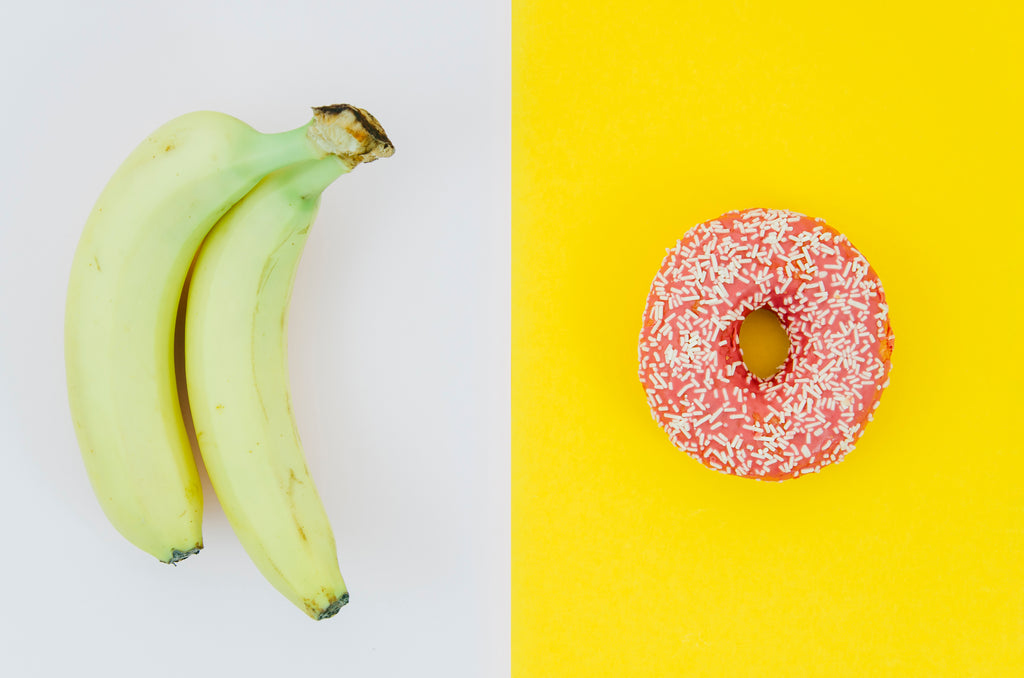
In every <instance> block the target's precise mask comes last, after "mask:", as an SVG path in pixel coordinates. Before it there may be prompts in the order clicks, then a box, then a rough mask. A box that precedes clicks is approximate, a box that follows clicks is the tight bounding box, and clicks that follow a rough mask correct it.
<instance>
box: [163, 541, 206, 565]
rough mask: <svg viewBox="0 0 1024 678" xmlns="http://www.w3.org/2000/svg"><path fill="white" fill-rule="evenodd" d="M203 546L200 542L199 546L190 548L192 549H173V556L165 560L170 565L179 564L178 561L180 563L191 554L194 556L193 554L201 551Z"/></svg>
mask: <svg viewBox="0 0 1024 678" xmlns="http://www.w3.org/2000/svg"><path fill="white" fill-rule="evenodd" d="M202 548H203V545H202V544H199V545H198V546H195V547H193V548H190V549H188V550H186V551H179V550H178V549H174V550H173V551H171V558H170V560H165V561H164V562H166V563H167V564H168V565H177V564H178V563H180V562H181V561H183V560H185V559H186V558H188V557H189V556H193V555H195V554H197V553H199V551H200V550H201V549H202Z"/></svg>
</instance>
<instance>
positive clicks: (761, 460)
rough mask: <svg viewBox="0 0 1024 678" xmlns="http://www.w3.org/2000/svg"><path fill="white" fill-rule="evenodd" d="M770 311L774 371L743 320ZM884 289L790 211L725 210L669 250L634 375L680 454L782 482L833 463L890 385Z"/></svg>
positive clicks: (855, 256) (845, 249)
mask: <svg viewBox="0 0 1024 678" xmlns="http://www.w3.org/2000/svg"><path fill="white" fill-rule="evenodd" d="M764 307H767V308H769V309H770V310H771V311H773V312H774V313H775V315H776V316H778V318H779V320H780V321H781V322H782V325H783V327H784V328H785V329H786V333H787V335H788V336H789V345H790V348H789V355H788V357H787V359H786V362H785V364H784V365H783V367H782V368H781V369H780V370H779V372H778V373H776V374H775V375H774V376H772V377H771V378H769V379H760V378H759V377H757V376H755V375H754V374H752V373H750V372H748V371H747V369H746V366H745V365H744V364H743V356H742V354H741V352H740V348H739V328H740V325H741V324H742V322H743V319H744V318H745V317H746V316H747V314H748V313H750V312H751V311H754V310H756V309H759V308H764ZM888 313H889V308H888V306H887V305H886V303H885V293H884V291H883V289H882V284H881V282H880V281H879V279H878V276H877V275H876V274H875V272H874V270H872V268H871V267H870V266H869V264H868V262H867V260H866V259H865V258H864V256H863V255H862V254H861V253H860V252H858V251H857V250H856V248H854V247H853V245H852V244H851V243H850V241H849V240H848V239H847V238H846V237H845V236H843V235H842V234H840V233H838V232H837V231H835V230H834V229H832V228H831V227H829V226H828V225H827V224H826V223H825V222H824V221H823V220H821V219H811V218H809V217H806V216H804V215H802V214H798V213H796V212H789V211H785V210H766V209H753V210H746V211H743V212H729V213H727V214H724V215H722V216H721V217H719V218H718V219H714V220H712V221H708V222H705V223H703V224H698V225H697V226H695V227H693V228H692V229H690V231H688V232H687V233H686V235H684V236H683V238H682V240H680V241H678V242H677V243H676V246H675V247H674V248H672V249H670V250H668V254H667V256H666V257H665V260H664V262H663V263H662V266H661V269H660V270H659V271H658V274H657V275H656V276H655V278H654V282H653V284H652V285H651V291H650V294H649V296H648V298H647V307H646V309H645V311H644V318H643V330H642V331H641V334H640V343H639V358H640V381H641V383H642V384H643V386H644V389H645V390H646V392H647V400H648V404H649V405H650V407H651V413H652V416H653V417H654V419H655V421H657V422H658V424H659V425H660V426H661V427H662V428H663V429H664V430H665V431H666V433H668V435H669V438H670V439H671V440H672V442H673V443H674V444H675V445H676V446H677V447H679V448H680V449H683V450H685V451H686V452H687V453H688V454H690V455H691V456H693V457H695V458H696V459H698V460H699V461H701V462H702V463H704V464H705V465H707V466H709V467H711V468H713V469H716V470H718V471H722V472H724V473H731V474H734V475H739V476H746V477H752V478H761V479H769V480H784V479H787V478H794V477H797V476H800V475H803V474H805V473H811V472H817V471H819V470H820V469H821V468H822V467H823V466H826V465H828V464H831V463H833V462H837V461H840V460H842V459H843V457H844V456H845V455H846V453H848V452H849V451H850V450H852V449H853V446H854V443H855V442H856V440H857V439H858V438H859V437H860V435H861V433H863V430H864V426H865V424H866V423H867V421H869V420H870V417H871V413H872V412H873V410H874V409H875V408H876V407H877V405H878V399H879V398H880V397H881V393H882V390H883V389H884V388H885V386H887V385H888V374H889V369H890V367H891V363H890V360H889V356H890V355H891V353H892V347H893V342H894V337H893V333H892V328H891V325H890V323H889V318H888Z"/></svg>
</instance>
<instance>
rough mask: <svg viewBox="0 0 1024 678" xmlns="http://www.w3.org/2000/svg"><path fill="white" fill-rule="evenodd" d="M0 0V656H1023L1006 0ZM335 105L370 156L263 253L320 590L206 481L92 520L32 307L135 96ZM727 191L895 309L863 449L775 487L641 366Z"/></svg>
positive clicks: (16, 659) (978, 664) (96, 185)
mask: <svg viewBox="0 0 1024 678" xmlns="http://www.w3.org/2000/svg"><path fill="white" fill-rule="evenodd" d="M0 18H2V21H0V38H2V39H0V56H2V57H3V60H4V62H5V63H6V64H8V66H7V68H5V70H4V73H3V76H2V77H3V87H2V89H0V97H2V101H3V104H4V105H3V106H2V109H0V110H2V115H3V120H4V123H5V124H4V130H5V131H4V143H5V153H4V156H3V158H2V163H3V164H2V172H3V174H2V178H3V185H4V186H5V197H4V200H3V201H2V205H0V210H2V212H0V238H2V241H3V242H2V246H0V258H2V262H0V263H2V265H0V290H3V292H2V293H3V295H4V299H5V305H4V308H5V312H4V316H3V318H2V320H0V328H2V333H0V369H2V373H0V376H2V381H0V435H2V439H0V440H2V443H0V444H2V448H0V454H2V455H3V459H4V463H5V469H6V471H5V473H4V475H3V481H2V482H3V491H2V492H0V515H3V516H4V519H3V529H4V535H5V540H6V543H7V544H8V554H7V555H6V556H5V557H4V559H3V562H2V563H0V574H2V575H3V576H2V577H0V597H2V607H0V654H2V656H3V657H4V665H5V668H6V669H10V670H11V671H12V672H13V674H14V675H40V676H49V675H60V674H63V673H65V672H71V671H74V672H75V673H77V674H79V675H83V674H84V675H91V674H101V673H102V674H103V675H112V676H119V675H135V674H138V673H146V674H148V675H153V676H161V675H172V674H179V673H181V672H183V671H189V672H192V673H195V674H196V675H214V674H219V673H227V672H231V673H239V674H241V673H246V674H248V675H279V674H282V673H285V672H289V673H290V672H305V671H314V670H315V671H324V670H327V671H332V672H333V671H337V672H338V673H344V674H346V675H359V676H364V675H365V676H385V677H390V676H407V675H423V676H426V675H430V676H435V675H436V676H491V675H496V676H500V675H508V674H509V672H510V666H511V674H512V675H514V676H516V677H517V678H518V677H533V676H567V677H569V676H571V677H575V676H631V675H655V676H676V675H678V676H730V677H732V676H851V677H852V676H864V675H871V676H917V675H921V676H963V675H970V676H993V677H996V676H999V677H1002V676H1015V675H1019V674H1020V673H1021V671H1022V669H1024V564H1022V558H1021V553H1022V550H1024V490H1022V489H1021V487H1020V485H1019V483H1018V482H1017V478H1018V477H1019V476H1020V474H1021V471H1022V470H1024V456H1022V455H1024V449H1022V446H1021V443H1020V439H1019V429H1018V426H1017V423H1016V422H1017V419H1018V417H1017V411H1018V410H1019V408H1020V405H1021V403H1022V400H1024V399H1022V396H1021V392H1020V386H1019V381H1020V380H1019V377H1018V376H1017V375H1018V373H1019V370H1018V368H1017V366H1016V363H1017V360H1018V358H1019V353H1020V348H1021V343H1020V336H1021V331H1022V329H1024V328H1022V327H1021V314H1020V312H1019V308H1018V307H1019V305H1020V302H1021V300H1022V299H1024V287H1022V284H1021V282H1020V277H1019V274H1018V272H1017V270H1018V265H1017V261H1018V259H1019V256H1018V254H1017V253H1018V252H1020V251H1021V245H1022V236H1021V225H1022V224H1021V221H1022V218H1021V217H1020V215H1019V214H1018V213H1017V210H1016V208H1015V204H1014V203H1015V201H1016V199H1017V197H1018V196H1019V193H1020V185H1021V181H1020V180H1021V174H1022V172H1021V170H1020V167H1019V158H1020V157H1021V151H1022V150H1024V149H1022V145H1024V144H1022V133H1021V129H1020V125H1019V117H1020V116H1019V111H1020V110H1021V105H1022V103H1024V101H1022V98H1024V97H1022V94H1024V92H1022V84H1021V83H1022V79H1021V77H1020V64H1019V62H1020V59H1019V49H1018V48H1017V47H1016V44H1017V43H1016V36H1017V35H1018V34H1019V33H1020V31H1021V29H1022V28H1024V17H1022V15H1021V10H1020V9H1019V8H1018V7H1017V6H1013V5H1011V4H1010V3H1005V2H991V1H989V2H976V3H972V4H971V5H970V6H964V5H960V4H956V5H954V4H943V3H920V2H912V3H902V4H901V3H891V2H890V3H882V2H868V3H860V4H858V5H856V6H855V7H845V6H831V5H828V4H822V3H811V2H795V1H792V0H790V1H788V2H775V3H768V2H742V1H735V2H723V3H696V2H659V1H655V2H650V3H646V4H644V5H642V6H641V5H637V4H635V3H633V4H628V3H624V2H621V1H619V2H580V1H577V0H563V1H561V2H554V1H547V2H539V1H536V2H527V1H525V0H513V2H512V5H511V7H509V6H508V5H507V4H493V5H492V4H489V3H470V2H457V1H450V2H440V3H428V2H412V1H405V2H402V1H399V0H388V1H386V2H378V3H347V2H333V3H326V2H296V3H289V4H288V5H287V6H285V5H283V4H281V5H280V6H273V5H266V6H258V7H257V6H254V5H251V4H247V3H226V2H220V3H216V2H215V3H199V2H179V3H175V4H174V5H159V6H153V7H152V8H150V7H146V6H135V5H129V4H127V3H114V2H106V3H103V2H99V3H91V4H90V5H89V6H87V7H86V6H80V5H78V4H77V3H71V2H55V3H37V4H34V5H31V6H28V5H18V6H12V7H5V9H4V10H2V15H0ZM336 99H342V100H347V101H349V102H351V103H354V104H357V105H362V106H365V107H366V108H367V109H369V110H371V111H372V112H373V113H375V114H376V115H377V116H378V117H379V118H380V120H381V121H382V123H383V124H384V125H385V127H386V128H387V129H388V131H389V132H390V133H391V135H392V138H393V140H394V141H395V143H396V146H397V149H398V152H397V154H396V155H395V157H394V158H391V159H389V160H386V161H382V162H380V163H378V164H374V165H372V166H370V167H366V168H361V169H360V170H358V171H357V172H355V173H353V174H352V175H351V176H349V177H346V178H344V179H342V180H341V181H339V182H338V184H336V185H335V186H334V187H333V188H332V189H330V190H329V191H328V192H327V193H326V195H325V198H324V204H323V208H322V210H321V213H320V216H319V218H318V220H317V224H316V226H315V228H314V230H313V232H312V235H311V239H310V244H309V247H308V250H307V253H306V256H305V258H304V260H303V265H302V268H301V270H300V273H299V279H298V281H297V283H296V290H295V297H294V303H293V308H292V314H291V318H290V324H289V327H290V337H291V345H290V353H291V358H292V380H293V384H294V393H293V397H294V399H295V405H296V408H295V409H296V412H297V415H298V417H299V424H300V426H301V427H302V431H303V439H304V442H305V443H306V447H307V450H308V454H309V457H310V466H311V470H312V471H313V473H314V476H315V477H316V479H317V482H318V485H319V486H320V487H321V490H322V495H323V496H324V500H325V503H326V504H327V508H328V511H329V513H330V515H331V518H332V521H333V522H334V526H335V531H336V533H337V536H338V542H339V551H340V556H341V562H342V569H343V572H344V573H345V575H346V578H347V580H348V583H349V585H350V587H351V589H352V594H353V598H352V603H351V604H350V605H349V607H347V608H346V609H345V610H344V611H343V612H342V613H341V614H339V615H338V616H337V617H335V618H334V619H332V620H330V621H328V622H323V623H319V624H314V623H312V622H310V621H309V620H307V619H305V618H304V617H303V616H302V615H301V614H300V613H298V612H297V611H295V610H293V609H291V607H290V605H289V604H288V603H287V601H284V600H283V598H280V596H279V595H278V594H277V593H276V592H274V591H273V590H272V589H270V587H269V586H268V585H266V584H265V583H264V582H263V581H262V579H261V578H260V577H259V575H258V573H256V571H255V569H254V568H253V567H252V566H251V565H250V564H249V563H248V561H247V560H246V558H245V555H244V553H243V552H242V550H241V548H240V547H239V546H238V544H237V541H235V540H234V537H233V536H232V535H231V533H230V529H229V528H228V526H227V524H226V522H225V520H224V518H223V515H222V514H221V513H220V510H219V507H218V506H217V504H216V500H215V499H214V497H213V496H212V494H208V495H207V519H206V542H207V548H206V550H205V551H204V553H203V554H201V556H199V557H197V558H196V559H195V560H194V561H189V562H186V563H184V564H183V565H182V566H181V567H178V568H176V569H171V568H165V567H162V566H159V565H158V564H156V563H152V562H151V559H150V558H149V557H148V556H145V555H143V554H141V553H139V552H137V551H135V550H134V549H133V547H131V546H129V545H128V544H126V543H124V542H123V540H121V539H120V537H119V536H118V535H117V534H116V533H115V532H114V531H113V530H112V528H110V527H109V526H108V525H107V524H106V522H105V519H104V518H103V516H102V514H101V513H100V511H99V509H98V507H97V505H96V503H95V500H94V499H93V498H92V496H91V493H90V490H89V488H88V485H87V481H86V479H85V474H84V471H83V469H82V468H81V466H80V462H79V461H78V458H77V454H78V453H77V449H76V447H75V445H74V440H73V434H72V431H71V426H70V422H69V421H68V417H67V405H66V401H65V397H64V392H63V365H62V351H61V322H62V313H63V307H62V305H63V294H64V286H65V284H66V280H67V269H68V266H69V264H70V259H71V255H72V252H73V248H74V244H75V241H76V240H77V236H78V233H79V231H80V228H81V223H82V221H83V219H84V215H85V214H86V213H87V211H88V209H89V208H90V207H91V205H92V202H93V200H94V199H95V197H96V195H97V194H98V193H99V190H100V189H101V188H102V186H103V184H104V183H105V181H106V179H107V178H108V177H109V175H110V173H111V172H112V171H113V169H114V168H115V167H116V165H117V163H118V162H120V160H121V159H122V158H123V157H124V155H126V154H127V152H128V150H130V148H131V147H132V146H134V144H136V143H137V142H138V141H139V139H141V138H142V137H143V136H145V134H146V133H147V132H149V131H150V130H151V129H153V128H154V127H156V126H157V125H159V124H160V123H162V122H163V121H164V120H166V119H167V118H169V117H171V116H173V115H176V114H178V113H182V112H185V111H187V110H192V109H196V108H212V109H216V110H223V111H226V112H230V113H233V114H235V115H237V116H239V117H241V118H243V119H245V120H246V121H248V122H250V123H251V124H253V125H254V126H256V127H257V128H258V129H262V130H267V131H270V130H281V129H287V128H291V127H294V126H296V125H298V124H301V123H302V122H303V121H304V120H305V116H306V115H307V112H308V109H307V108H306V107H307V106H312V105H318V104H323V103H332V102H334V101H335V100H336ZM510 185H511V188H510ZM752 206H767V207H782V208H789V209H795V210H798V211H802V212H805V213H808V214H811V215H813V216H821V217H824V218H825V219H827V220H828V221H829V222H830V223H831V224H832V225H834V226H836V227H837V228H839V229H840V230H842V231H844V232H845V233H846V234H847V235H848V236H849V237H850V238H851V239H852V240H853V242H854V243H855V244H856V245H857V246H858V247H859V248H860V249H861V250H862V251H863V252H864V253H865V255H866V256H867V257H868V258H869V260H870V261H871V262H872V264H873V265H874V266H875V268H876V270H877V271H878V272H879V274H880V276H881V278H882V280H883V283H884V284H885V286H886V291H887V293H888V295H889V299H890V305H891V308H892V319H893V323H894V327H895V330H896V335H897V345H896V351H895V355H894V365H895V367H894V370H893V374H892V386H891V387H890V389H889V391H887V392H886V394H885V396H884V398H883V401H882V402H883V404H882V406H881V408H880V409H879V410H878V413H877V416H876V419H875V421H874V422H873V423H872V424H871V425H870V426H869V427H868V429H867V432H866V434H865V436H864V437H863V438H862V440H861V442H860V443H859V445H858V447H857V450H856V451H855V452H854V453H853V454H851V455H850V457H849V458H848V459H847V460H846V461H844V462H843V463H842V464H840V465H838V466H835V467H832V468H828V469H826V470H825V471H823V472H822V473H821V474H820V475H818V476H814V477H808V478H802V479H800V480H797V481H791V482H786V483H781V484H764V483H754V482H750V481H745V480H740V479H735V478H729V477H725V476H721V475H718V474H715V473H713V472H711V471H708V470H706V469H704V468H703V467H702V466H701V465H700V464H698V463H697V462H695V461H693V460H691V459H689V458H688V457H686V456H685V455H683V454H682V453H680V452H678V451H677V450H675V449H674V448H672V447H671V445H669V444H668V442H667V440H666V438H665V437H664V435H663V434H662V433H661V432H660V430H658V429H657V427H656V426H655V424H654V423H653V422H652V421H651V420H650V418H649V415H648V413H647V409H646V404H645V402H644V398H643V392H642V390H641V389H640V387H639V384H638V382H637V380H636V374H635V372H636V337H637V334H638V332H639V322H640V314H641V312H642V310H643V302H644V298H645V295H646V292H647V288H648V285H649V283H650V279H651V278H652V277H653V275H654V272H655V270H656V269H657V267H658V265H659V263H660V261H661V258H662V256H663V254H664V249H665V248H666V247H669V246H671V245H672V244H673V243H674V242H675V240H676V239H677V238H678V237H680V236H681V235H682V234H683V232H685V230H686V229H687V228H689V227H690V226H692V225H693V224H695V223H697V222H699V221H703V220H705V219H708V218H712V217H714V216H717V215H718V214H720V213H722V212H724V211H726V210H729V209H736V208H743V207H752ZM510 214H511V219H510V218H509V217H510ZM510 246H511V247H510ZM510 355H511V360H510ZM510 539H511V547H510V546H509V543H510ZM510 634H511V646H510V644H509V635H510Z"/></svg>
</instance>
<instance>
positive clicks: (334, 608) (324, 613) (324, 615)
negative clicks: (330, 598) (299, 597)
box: [316, 592, 348, 621]
mask: <svg viewBox="0 0 1024 678" xmlns="http://www.w3.org/2000/svg"><path fill="white" fill-rule="evenodd" d="M346 605H348V592H345V593H343V594H341V598H338V599H337V600H335V601H334V602H333V603H331V604H330V605H328V606H327V607H325V608H324V609H323V610H321V612H320V614H318V615H317V616H316V620H317V621H320V620H321V619H330V618H331V617H333V616H334V615H336V614H338V611H339V610H340V609H341V608H343V607H345V606H346Z"/></svg>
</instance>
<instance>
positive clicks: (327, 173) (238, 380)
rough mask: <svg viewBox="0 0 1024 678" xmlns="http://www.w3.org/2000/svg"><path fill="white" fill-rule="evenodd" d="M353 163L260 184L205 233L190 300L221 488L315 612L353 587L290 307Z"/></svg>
mask: <svg viewBox="0 0 1024 678" xmlns="http://www.w3.org/2000/svg"><path fill="white" fill-rule="evenodd" d="M359 123H362V124H359ZM352 128H353V130H354V132H353V135H354V136H356V137H360V136H363V135H362V133H361V132H360V131H358V130H359V129H364V130H365V131H366V132H367V134H366V135H365V137H364V138H365V143H366V146H367V150H366V152H364V153H363V154H361V155H362V157H363V158H365V159H366V160H373V159H375V158H376V157H386V156H389V155H391V153H392V152H393V148H392V146H391V143H390V141H388V139H387V137H386V136H385V135H384V133H383V131H382V130H380V129H379V127H376V125H375V121H372V118H370V119H363V120H361V121H355V119H353V127H352ZM357 162H358V159H355V160H352V159H348V158H344V157H338V156H329V157H327V158H324V159H322V160H314V161H311V162H305V163H299V164H296V165H293V166H291V167H287V168H284V169H282V170H279V171H277V172H275V173H274V174H271V175H270V176H268V177H267V178H266V179H264V180H263V181H261V182H260V183H259V184H258V185H257V186H256V188H254V189H253V190H252V191H251V192H250V193H249V194H248V195H246V196H245V197H244V198H243V199H242V200H241V202H239V203H238V204H237V205H235V206H234V207H233V208H232V209H231V211H230V212H228V213H227V214H226V215H225V216H224V217H223V218H222V219H221V220H220V221H219V222H218V223H217V225H216V226H215V227H214V229H213V231H212V232H211V233H210V235H209V237H208V238H207V239H206V242H205V243H204V244H203V247H202V249H201V250H200V252H199V256H198V257H197V259H196V262H195V268H194V270H193V273H192V282H191V285H190V287H189V293H188V300H187V302H186V306H185V371H186V379H185V381H186V384H187V385H188V397H189V404H190V406H191V408H192V417H193V420H194V422H195V427H196V436H197V438H198V441H199V448H200V451H201V452H202V456H203V462H204V464H205V465H206V469H207V471H208V472H209V475H210V481H211V482H212V484H213V487H214V491H215V492H216V493H217V498H218V500H219V501H220V503H221V506H222V507H223V508H224V513H225V514H226V515H227V517H228V520H229V521H230V523H231V526H232V528H233V529H234V530H235V533H236V534H237V535H238V538H239V541H240V542H241V543H242V545H243V547H244V548H245V549H246V551H247V552H248V554H249V556H250V558H251V559H252V561H253V562H254V563H255V564H256V566H257V567H258V568H259V570H260V572H261V573H262V574H263V576H264V577H266V579H267V580H268V581H270V583H271V584H273V585H274V586H275V587H276V588H277V589H278V590H279V591H280V592H281V593H282V594H284V595H285V597H287V598H288V599H289V600H290V601H292V603H294V604H295V605H296V606H298V607H299V608H300V609H302V610H303V611H305V612H306V614H308V615H309V616H311V617H313V618H314V619H325V618H327V617H330V616H332V615H334V614H335V613H337V611H338V610H339V609H341V606H342V605H344V604H345V603H347V602H348V591H347V589H346V587H345V582H344V581H343V580H342V577H341V573H340V571H339V569H338V557H337V552H336V548H335V542H334V536H333V534H332V531H331V526H330V524H329V522H328V518H327V515H326V513H325V511H324V508H323V505H322V504H321V502H320V497H319V495H318V494H317V491H316V488H315V486H314V484H313V479H312V478H311V477H310V473H309V470H308V468H307V466H306V461H305V457H304V455H303V450H302V446H301V443H300V441H299V432H298V429H297V427H296V423H295V419H294V416H293V414H292V406H291V399H290V396H289V388H288V355H287V339H286V324H287V313H288V305H289V300H290V298H291V291H292V283H293V282H294V280H295V274H296V270H297V268H298V264H299V258H300V257H301V255H302V249H303V246H304V245H305V242H306V238H307V235H308V233H309V229H310V227H311V225H312V223H313V219H314V217H315V215H316V212H317V209H318V207H319V204H320V194H321V193H322V192H323V190H324V189H325V188H327V186H328V185H330V184H331V183H332V182H333V181H334V180H335V179H337V178H338V177H340V176H341V175H342V174H345V173H346V172H348V171H349V170H351V169H352V168H353V167H354V166H355V164H356V163H357Z"/></svg>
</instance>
